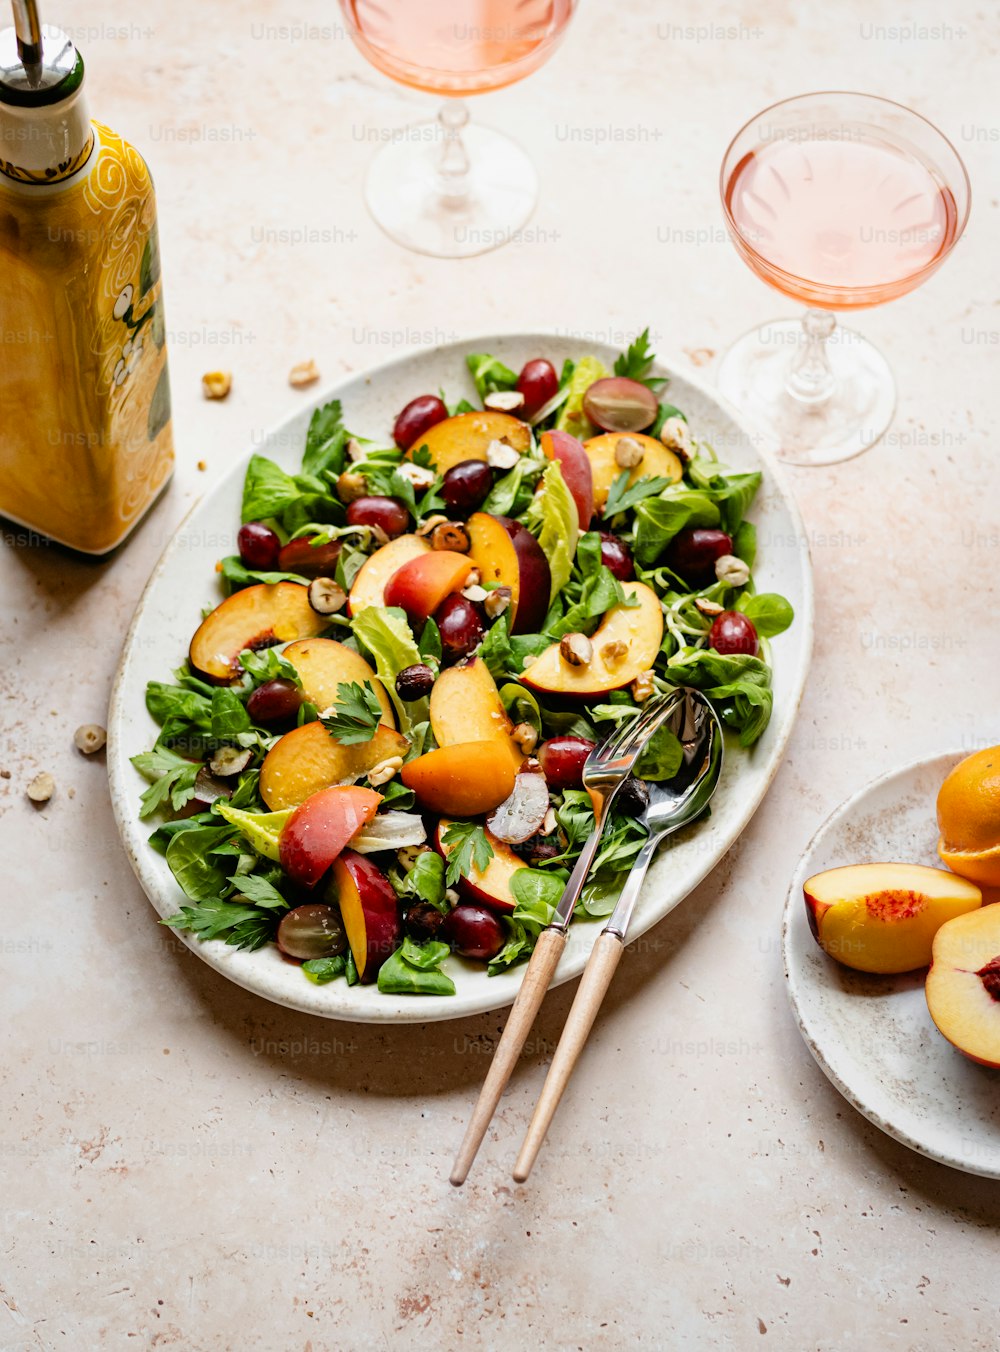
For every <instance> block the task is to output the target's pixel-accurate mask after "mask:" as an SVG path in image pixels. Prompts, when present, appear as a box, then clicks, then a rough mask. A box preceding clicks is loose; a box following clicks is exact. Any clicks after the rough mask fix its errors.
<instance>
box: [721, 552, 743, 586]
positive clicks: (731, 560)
mask: <svg viewBox="0 0 1000 1352" xmlns="http://www.w3.org/2000/svg"><path fill="white" fill-rule="evenodd" d="M715 576H716V577H717V578H718V579H719V581H720V582H725V584H726V586H727V587H742V586H743V585H744V584H745V583H746V582H747V581H749V578H750V568H749V565H748V564H746V563H744V561H743V560H742V559H738V558H737V557H736V555H735V554H723V555H722V557H721V558H718V559H716V560H715Z"/></svg>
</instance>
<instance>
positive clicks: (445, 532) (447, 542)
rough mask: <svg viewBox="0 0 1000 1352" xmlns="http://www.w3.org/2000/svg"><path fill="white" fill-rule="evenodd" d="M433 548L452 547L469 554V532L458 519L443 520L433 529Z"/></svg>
mask: <svg viewBox="0 0 1000 1352" xmlns="http://www.w3.org/2000/svg"><path fill="white" fill-rule="evenodd" d="M431 549H451V550H454V552H455V553H456V554H468V552H469V532H468V531H467V530H466V529H465V527H464V526H463V525H462V524H461V522H458V521H442V522H441V523H440V525H437V526H435V527H434V529H433V530H432V531H431Z"/></svg>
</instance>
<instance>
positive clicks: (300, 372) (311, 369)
mask: <svg viewBox="0 0 1000 1352" xmlns="http://www.w3.org/2000/svg"><path fill="white" fill-rule="evenodd" d="M317 380H319V367H318V366H317V365H316V363H315V362H314V361H313V360H312V359H311V358H310V360H309V361H300V362H297V363H296V364H295V365H294V366H293V367H292V369H291V370H290V371H289V373H288V383H289V385H291V387H292V389H293V390H304V389H305V388H306V386H307V385H314V384H315V383H316V381H317Z"/></svg>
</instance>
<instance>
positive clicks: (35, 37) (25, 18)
mask: <svg viewBox="0 0 1000 1352" xmlns="http://www.w3.org/2000/svg"><path fill="white" fill-rule="evenodd" d="M12 3H13V6H14V32H15V33H16V34H17V54H18V56H19V57H20V58H21V64H22V65H23V66H24V72H25V74H26V75H27V77H28V85H29V87H30V88H31V89H37V88H38V86H39V85H40V84H41V82H42V25H41V21H40V20H39V17H38V6H37V5H36V4H35V0H12Z"/></svg>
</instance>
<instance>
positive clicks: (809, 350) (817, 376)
mask: <svg viewBox="0 0 1000 1352" xmlns="http://www.w3.org/2000/svg"><path fill="white" fill-rule="evenodd" d="M836 327H837V319H836V316H835V315H832V314H831V313H830V311H829V310H807V311H806V312H805V314H804V315H803V316H802V328H803V329H804V330H805V335H806V341H805V346H804V347H803V348H802V350H801V352H800V353H799V355H798V356H797V357H796V358H795V360H794V361H793V362H792V365H791V368H790V370H789V372H788V377H787V379H786V381H785V390H786V391H787V393H788V394H789V395H791V397H792V398H793V399H795V400H796V401H797V402H798V403H800V404H811V405H812V406H814V407H819V406H820V405H822V404H825V403H826V402H827V400H828V399H829V398H830V396H831V395H832V394H833V392H834V390H835V389H836V387H837V379H836V376H835V375H834V374H833V368H832V367H831V365H830V357H829V354H828V352H827V347H826V344H827V341H828V340H829V338H830V335H831V334H832V333H833V331H834V329H835V328H836Z"/></svg>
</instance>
